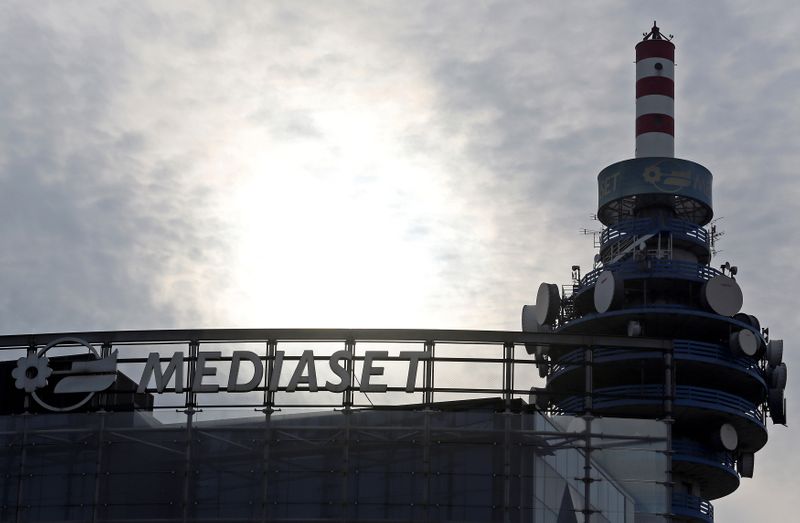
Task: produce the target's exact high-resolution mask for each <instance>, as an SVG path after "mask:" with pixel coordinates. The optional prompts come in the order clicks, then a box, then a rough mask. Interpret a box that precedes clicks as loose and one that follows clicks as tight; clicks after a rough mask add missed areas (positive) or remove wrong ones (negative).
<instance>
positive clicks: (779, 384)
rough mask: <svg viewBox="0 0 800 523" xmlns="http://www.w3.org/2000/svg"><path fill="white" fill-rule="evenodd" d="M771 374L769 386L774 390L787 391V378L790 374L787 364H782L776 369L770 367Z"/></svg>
mask: <svg viewBox="0 0 800 523" xmlns="http://www.w3.org/2000/svg"><path fill="white" fill-rule="evenodd" d="M767 372H768V373H769V386H770V388H772V389H785V388H786V378H787V376H788V374H789V373H788V372H787V369H786V364H785V363H781V364H780V365H777V366H775V367H770V368H769V370H768V371H767Z"/></svg>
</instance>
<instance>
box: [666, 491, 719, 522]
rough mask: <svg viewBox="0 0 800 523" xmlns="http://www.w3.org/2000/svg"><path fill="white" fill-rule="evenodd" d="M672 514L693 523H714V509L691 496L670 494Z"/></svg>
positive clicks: (705, 501) (680, 493) (703, 501)
mask: <svg viewBox="0 0 800 523" xmlns="http://www.w3.org/2000/svg"><path fill="white" fill-rule="evenodd" d="M672 512H673V514H675V515H676V516H682V517H685V518H689V519H691V520H693V521H703V522H705V523H714V507H713V506H712V505H711V503H709V502H708V501H707V500H705V499H703V498H700V497H698V496H692V495H691V494H685V493H682V492H675V493H674V494H672Z"/></svg>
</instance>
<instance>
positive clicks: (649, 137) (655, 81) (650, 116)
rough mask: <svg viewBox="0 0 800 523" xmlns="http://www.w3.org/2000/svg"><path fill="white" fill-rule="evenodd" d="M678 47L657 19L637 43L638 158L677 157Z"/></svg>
mask: <svg viewBox="0 0 800 523" xmlns="http://www.w3.org/2000/svg"><path fill="white" fill-rule="evenodd" d="M674 118H675V46H674V45H673V44H672V42H670V41H669V40H668V39H666V38H664V36H663V35H662V34H661V32H660V31H659V29H658V27H657V26H656V24H655V22H653V29H652V30H651V31H650V32H649V33H647V34H646V35H645V37H644V40H642V41H641V42H639V43H638V44H637V45H636V157H637V158H642V157H649V156H659V157H670V158H671V157H674V156H675V120H674Z"/></svg>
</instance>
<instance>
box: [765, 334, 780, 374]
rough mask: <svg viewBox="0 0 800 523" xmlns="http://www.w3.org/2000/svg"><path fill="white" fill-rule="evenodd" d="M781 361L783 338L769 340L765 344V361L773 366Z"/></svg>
mask: <svg viewBox="0 0 800 523" xmlns="http://www.w3.org/2000/svg"><path fill="white" fill-rule="evenodd" d="M781 361H783V340H769V343H768V344H767V363H769V366H770V367H775V366H777V365H779V364H780V362H781Z"/></svg>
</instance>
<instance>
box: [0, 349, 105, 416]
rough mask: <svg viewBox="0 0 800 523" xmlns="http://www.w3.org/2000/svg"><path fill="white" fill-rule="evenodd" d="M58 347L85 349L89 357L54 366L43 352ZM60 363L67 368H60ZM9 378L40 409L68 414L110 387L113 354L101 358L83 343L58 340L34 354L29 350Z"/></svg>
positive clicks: (45, 352)
mask: <svg viewBox="0 0 800 523" xmlns="http://www.w3.org/2000/svg"><path fill="white" fill-rule="evenodd" d="M59 345H70V346H76V345H77V346H81V347H85V348H86V349H87V351H88V356H89V358H88V359H76V360H73V361H62V362H58V363H59V365H58V366H56V365H55V362H51V360H50V358H48V357H47V353H48V352H49V351H50V350H52V349H54V348H55V347H57V346H59ZM51 364H52V365H53V366H52V367H51ZM63 364H66V366H67V367H66V368H64V369H61V368H60V367H62V366H63ZM53 367H56V368H55V369H54V368H53ZM11 376H12V377H13V378H14V385H15V386H16V387H17V388H18V389H21V390H24V391H25V392H27V393H28V394H30V395H31V397H32V398H33V399H34V401H36V403H38V404H39V405H41V406H42V407H43V408H45V409H47V410H50V411H53V412H69V411H72V410H75V409H77V408H79V407H81V406H83V405H85V404H86V403H87V402H88V401H89V400H90V399H92V397H93V396H94V394H95V393H96V392H102V391H104V390H106V389H107V388H109V387H110V386H111V385H113V384H114V382H115V381H116V379H117V351H116V350H115V351H114V352H113V353H111V354H110V355H108V356H106V357H101V356H100V354H98V353H97V350H96V349H95V348H94V347H93V346H92V345H91V344H90V343H89V342H87V341H84V340H82V339H80V338H72V337H66V338H60V339H58V340H55V341H52V342H50V343H48V344H47V345H46V346H45V347H43V348H42V349H40V350H39V351H38V352H36V351H30V352H29V353H28V355H27V356H23V357H22V358H19V359H18V360H17V366H16V367H15V368H14V370H13V371H12V372H11ZM43 396H45V397H46V398H47V399H45V398H43ZM73 398H74V399H73ZM54 403H56V404H54Z"/></svg>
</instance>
